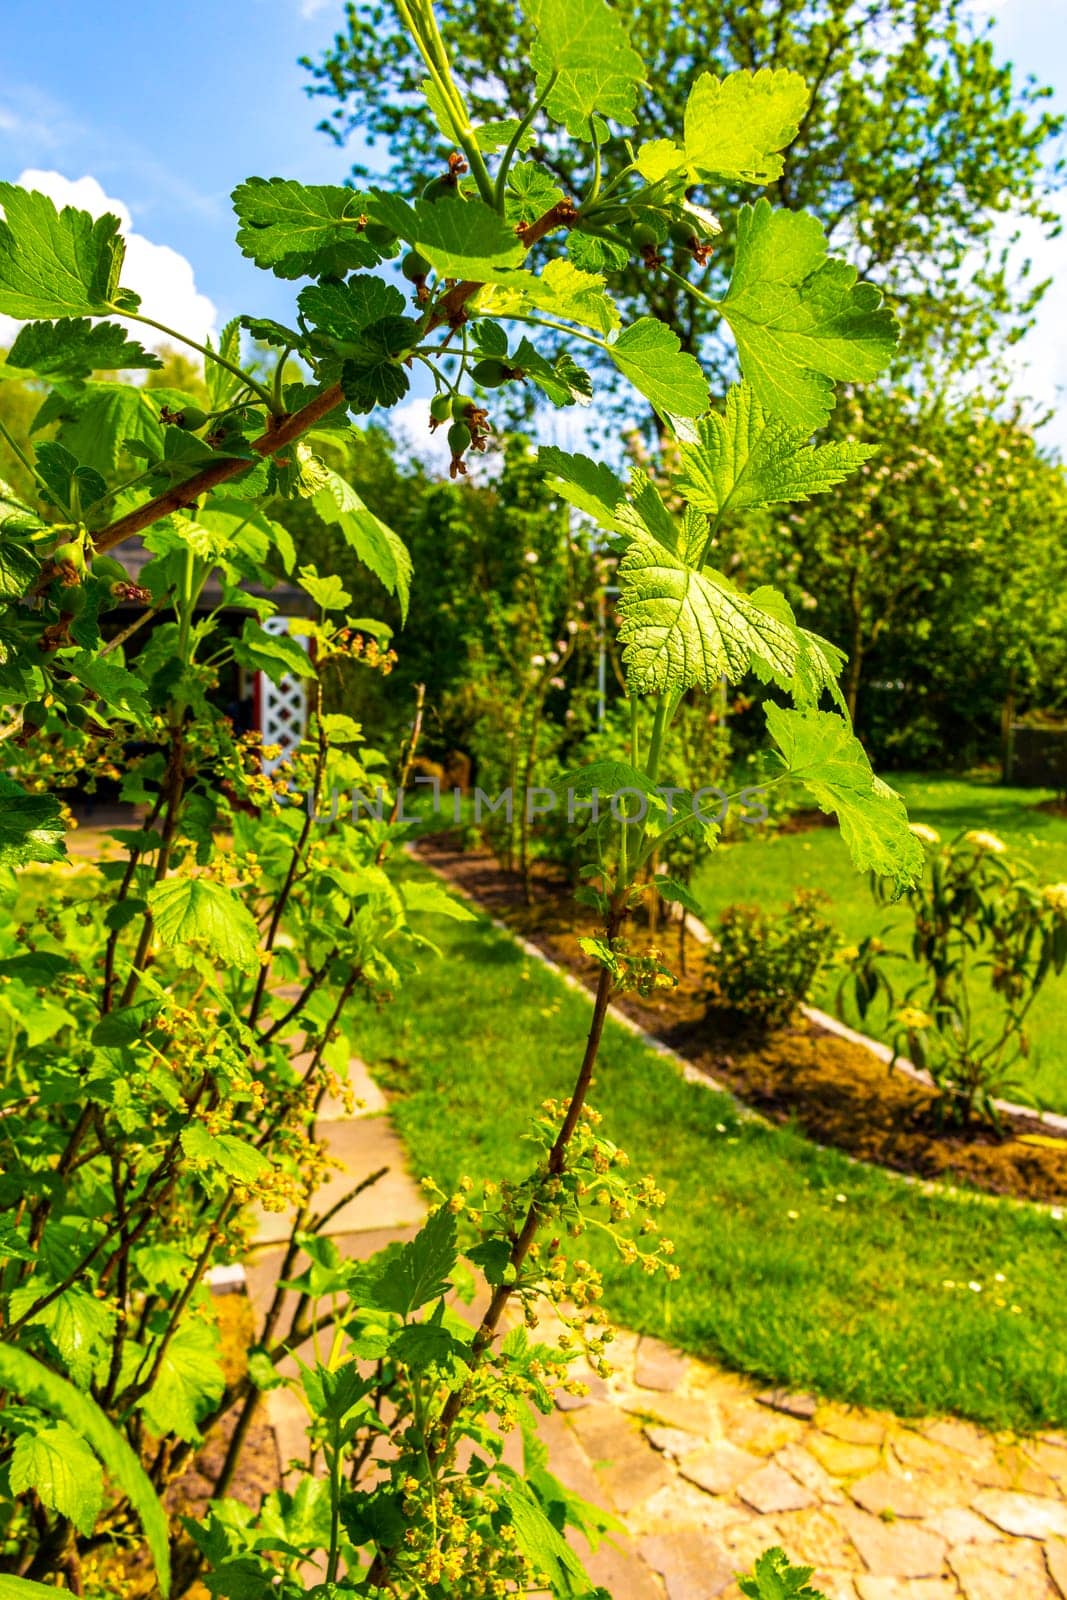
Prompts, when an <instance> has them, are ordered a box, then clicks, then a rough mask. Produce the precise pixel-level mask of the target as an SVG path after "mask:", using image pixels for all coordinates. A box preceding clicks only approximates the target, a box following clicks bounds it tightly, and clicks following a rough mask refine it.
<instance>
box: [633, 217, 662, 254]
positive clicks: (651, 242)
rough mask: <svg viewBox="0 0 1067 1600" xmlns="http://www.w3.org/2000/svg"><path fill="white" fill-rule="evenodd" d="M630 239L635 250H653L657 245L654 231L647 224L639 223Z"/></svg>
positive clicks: (657, 239) (656, 236) (657, 241)
mask: <svg viewBox="0 0 1067 1600" xmlns="http://www.w3.org/2000/svg"><path fill="white" fill-rule="evenodd" d="M630 237H631V239H632V240H633V246H634V249H635V250H654V249H655V248H656V246H657V245H658V244H659V237H658V235H657V233H656V230H655V228H653V227H652V225H651V224H650V223H648V222H639V223H638V224H637V226H636V227H635V228H634V230H633V233H632V234H631V235H630Z"/></svg>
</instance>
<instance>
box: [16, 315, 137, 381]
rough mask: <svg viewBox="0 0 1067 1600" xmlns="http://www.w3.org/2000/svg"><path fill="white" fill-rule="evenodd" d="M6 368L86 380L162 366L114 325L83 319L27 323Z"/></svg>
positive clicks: (44, 375) (45, 376)
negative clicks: (96, 375) (97, 374)
mask: <svg viewBox="0 0 1067 1600" xmlns="http://www.w3.org/2000/svg"><path fill="white" fill-rule="evenodd" d="M7 364H8V366H9V367H21V368H25V369H26V370H27V371H30V372H36V373H37V374H38V376H39V377H42V378H87V377H88V376H89V374H90V373H92V372H117V371H120V370H121V369H122V368H125V367H161V366H162V365H163V363H162V361H161V360H160V359H159V357H158V356H157V355H153V354H152V352H151V351H150V350H145V349H144V348H143V346H141V345H139V344H137V343H135V342H134V341H132V340H130V339H128V338H127V336H126V330H125V329H124V328H120V327H119V326H118V324H117V323H115V322H96V323H93V322H88V321H86V320H85V318H83V317H64V318H62V319H61V320H60V321H58V322H31V323H30V324H29V325H28V326H27V327H25V328H21V329H20V330H19V333H18V336H17V338H16V339H15V342H14V344H13V345H12V346H11V349H10V350H9V351H8V353H7Z"/></svg>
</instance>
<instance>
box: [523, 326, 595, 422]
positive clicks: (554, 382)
mask: <svg viewBox="0 0 1067 1600" xmlns="http://www.w3.org/2000/svg"><path fill="white" fill-rule="evenodd" d="M514 364H515V365H516V366H517V367H519V368H521V370H522V375H523V377H524V378H528V379H529V380H530V382H531V383H534V384H536V385H537V387H538V388H539V389H540V391H541V393H542V394H543V395H544V396H545V397H546V399H548V400H550V401H551V402H552V404H553V405H554V406H571V405H575V404H578V405H583V406H584V405H588V403H589V401H590V399H591V397H592V393H593V380H592V378H590V376H589V374H588V372H586V371H585V370H584V369H583V368H582V367H580V366H578V364H577V362H576V361H575V360H574V358H573V356H572V355H571V354H570V352H569V351H568V350H561V351H559V353H558V354H557V355H555V356H554V357H553V358H552V360H551V361H550V360H549V359H548V357H547V356H543V355H542V354H541V352H540V351H539V350H538V349H537V348H536V346H534V345H532V344H531V343H530V341H529V339H520V341H519V344H518V348H517V349H516V351H515V356H514Z"/></svg>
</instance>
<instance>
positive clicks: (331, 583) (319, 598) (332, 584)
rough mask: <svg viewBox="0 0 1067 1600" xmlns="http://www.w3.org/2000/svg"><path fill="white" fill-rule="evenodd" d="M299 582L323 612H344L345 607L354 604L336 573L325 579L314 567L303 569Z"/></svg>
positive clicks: (301, 569) (331, 573)
mask: <svg viewBox="0 0 1067 1600" xmlns="http://www.w3.org/2000/svg"><path fill="white" fill-rule="evenodd" d="M299 582H300V587H301V589H303V590H304V591H305V593H307V594H309V595H310V596H311V598H312V600H314V602H315V604H316V605H317V606H321V608H322V610H323V611H343V610H344V608H345V606H348V605H351V604H352V596H351V595H350V594H349V592H348V590H347V589H346V588H345V586H344V584H343V583H342V582H341V580H340V578H339V577H338V576H337V574H336V572H330V573H328V574H327V576H326V577H325V578H320V576H319V574H318V572H317V571H316V570H315V568H314V567H301V568H300V575H299Z"/></svg>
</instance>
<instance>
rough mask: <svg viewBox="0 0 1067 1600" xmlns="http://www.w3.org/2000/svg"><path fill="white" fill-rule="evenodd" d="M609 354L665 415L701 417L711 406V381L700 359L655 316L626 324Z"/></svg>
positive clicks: (611, 346) (635, 386)
mask: <svg viewBox="0 0 1067 1600" xmlns="http://www.w3.org/2000/svg"><path fill="white" fill-rule="evenodd" d="M607 351H608V354H609V355H610V357H611V359H612V360H613V361H614V363H615V365H616V366H617V367H618V369H619V371H620V372H621V373H622V375H623V377H624V378H628V379H629V380H630V382H631V383H632V384H633V386H634V388H635V389H637V390H639V391H640V393H641V394H643V395H644V397H645V399H646V400H648V401H650V402H651V403H652V405H653V406H655V408H656V410H657V411H658V412H660V414H661V415H663V416H675V417H699V416H703V414H704V412H705V411H706V410H707V409H708V384H707V379H706V378H705V376H704V374H703V372H702V371H701V368H700V363H699V362H698V361H697V360H696V359H695V358H694V357H693V356H691V355H687V354H686V353H685V352H684V351H683V350H682V347H681V341H680V340H679V338H678V335H677V334H676V333H674V332H672V330H671V329H670V328H668V327H667V325H666V323H664V322H659V321H658V320H657V319H656V318H655V317H639V318H638V319H637V321H636V322H634V323H631V324H630V326H629V327H628V328H624V329H623V331H622V332H621V333H620V334H619V337H618V338H617V339H616V340H615V341H614V343H612V344H609V345H608V346H607Z"/></svg>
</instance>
